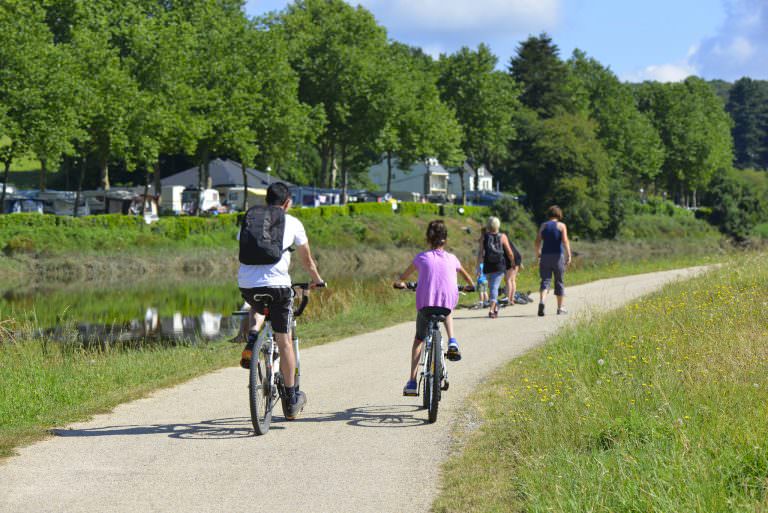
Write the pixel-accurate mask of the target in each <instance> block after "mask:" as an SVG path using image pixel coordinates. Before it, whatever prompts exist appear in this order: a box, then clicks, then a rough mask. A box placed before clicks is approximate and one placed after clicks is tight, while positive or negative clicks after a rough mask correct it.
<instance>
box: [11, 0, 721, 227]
mask: <svg viewBox="0 0 768 513" xmlns="http://www.w3.org/2000/svg"><path fill="white" fill-rule="evenodd" d="M734 90H735V88H734ZM734 112H735V110H734ZM730 130H731V120H730V117H729V116H728V114H727V113H726V111H725V109H724V105H723V102H722V100H721V99H720V98H718V96H717V95H716V93H715V91H714V89H713V88H712V87H710V86H709V85H708V84H707V83H706V82H704V81H702V80H700V79H697V78H689V79H688V80H686V81H685V82H683V83H679V84H658V83H646V84H642V85H629V84H624V83H622V82H620V81H619V80H618V78H617V77H616V76H615V75H614V74H613V73H612V72H611V70H610V69H609V68H607V67H605V66H603V65H602V64H600V63H599V62H597V61H596V60H594V59H592V58H589V57H588V56H587V55H586V54H584V53H583V52H580V51H576V52H574V54H573V56H572V57H571V58H570V59H568V60H563V59H561V58H560V56H559V53H558V49H557V46H555V45H554V44H553V43H552V41H551V39H550V38H549V37H548V36H546V35H545V34H542V35H540V36H538V37H531V38H529V39H528V40H526V41H524V42H523V43H521V44H520V45H519V47H518V49H517V54H516V55H515V56H514V57H513V58H512V59H511V61H510V62H509V65H508V66H507V69H506V70H503V71H502V70H499V69H498V62H497V58H496V57H495V56H494V55H493V53H492V52H491V50H490V49H489V48H488V47H487V46H485V45H480V46H479V47H478V48H477V49H474V50H473V49H469V48H463V49H461V50H460V51H458V52H456V53H454V54H452V55H444V56H441V57H440V58H439V59H433V58H432V57H430V56H428V55H426V54H424V53H423V52H422V51H421V50H420V49H418V48H412V47H408V46H406V45H403V44H401V43H398V42H395V41H390V40H388V38H387V34H386V31H385V29H384V28H383V27H381V26H380V25H378V24H377V23H376V21H375V19H374V17H373V16H372V15H371V13H370V12H368V11H367V10H365V9H363V8H362V7H357V8H355V7H352V6H350V5H349V4H347V3H346V2H344V1H343V0H296V1H295V2H294V3H292V4H290V5H289V6H288V7H287V8H286V9H285V10H283V11H281V12H278V13H274V14H272V15H270V16H267V17H265V18H262V19H256V20H249V19H248V18H247V17H246V16H245V15H244V14H243V10H242V2H241V1H240V0H196V1H194V2H192V1H178V2H177V1H173V2H171V1H166V0H120V1H118V0H94V1H91V2H80V1H77V0H6V1H4V2H2V3H0V138H2V141H4V142H5V144H3V146H2V151H1V152H0V161H2V163H3V164H4V166H5V171H6V174H7V171H8V169H9V167H10V165H11V163H12V162H13V161H14V159H17V158H18V157H19V156H21V155H25V154H32V155H34V156H36V157H37V158H39V159H40V161H41V163H42V168H43V169H42V172H41V186H43V187H44V186H45V178H44V177H45V170H46V169H47V168H49V167H53V166H56V165H59V163H60V162H62V159H64V161H65V162H66V163H67V167H68V169H70V171H71V170H72V169H74V170H76V176H77V179H76V180H75V181H76V183H77V186H78V188H82V185H83V183H86V184H93V183H94V182H96V181H98V184H99V185H100V186H101V187H104V188H108V187H109V185H110V169H111V166H112V168H114V166H118V167H119V168H124V169H126V170H128V171H130V172H134V173H138V174H139V176H141V179H138V180H136V181H137V182H141V181H147V182H148V181H149V180H151V177H154V179H155V180H157V179H158V178H159V177H160V175H161V172H162V170H161V166H160V164H159V162H160V159H161V156H163V155H179V154H180V155H187V156H188V157H189V158H190V159H191V160H192V161H194V162H196V163H198V164H199V165H200V166H201V169H202V170H203V172H202V175H203V176H201V179H204V175H205V166H206V163H207V162H208V161H209V160H210V159H211V158H212V157H214V156H227V157H231V158H234V159H237V160H239V161H241V162H242V163H243V165H244V167H245V166H246V165H249V166H255V167H260V168H266V167H268V166H269V167H270V168H271V169H273V170H274V172H275V173H276V174H277V175H278V176H281V177H283V178H285V179H288V180H291V181H294V182H296V183H303V184H316V185H326V186H341V187H342V188H343V189H344V190H346V188H347V187H348V186H350V185H353V184H354V185H361V184H362V185H364V184H365V182H366V179H367V173H366V171H367V169H368V168H369V166H370V165H371V164H372V163H373V162H378V161H379V160H381V158H382V156H383V158H386V160H387V162H389V163H390V165H392V163H393V162H394V159H395V157H397V158H398V159H399V161H400V162H401V164H404V165H405V166H408V165H409V164H410V163H414V162H419V161H423V160H425V159H428V158H431V157H436V158H438V159H439V160H440V161H441V163H443V164H444V165H446V166H448V167H449V168H451V169H455V171H456V172H457V173H459V174H462V175H463V173H464V170H465V166H464V164H465V163H466V164H468V168H469V169H471V170H477V169H478V168H479V167H480V166H485V167H487V168H488V169H489V170H490V171H491V172H492V173H493V174H494V175H495V177H496V179H497V180H499V181H500V183H501V184H502V187H503V188H504V189H505V190H509V191H513V192H518V193H520V194H523V195H525V197H526V198H527V201H528V204H529V205H530V207H531V208H532V209H533V211H534V212H541V211H542V210H543V207H544V206H545V205H547V204H548V203H551V202H555V201H556V202H558V203H560V204H562V205H563V206H565V207H566V208H567V209H568V212H569V218H570V220H571V223H572V225H573V226H574V228H575V229H576V230H577V231H579V232H581V233H582V234H585V235H613V234H615V233H616V231H617V230H618V227H619V226H620V224H621V221H622V212H623V210H622V205H623V204H624V203H625V202H626V201H627V198H628V197H629V196H630V195H637V194H643V193H645V192H640V191H646V192H649V193H650V192H657V193H659V194H661V193H662V192H667V193H668V194H669V195H670V196H671V197H673V198H675V199H677V200H678V201H679V202H681V203H688V204H696V202H697V201H698V195H697V193H699V191H702V190H703V189H704V188H706V187H707V185H708V183H709V182H710V180H711V179H712V177H713V176H714V175H715V174H716V173H717V171H718V170H720V169H726V168H728V167H730V166H731V162H732V158H733V156H732V149H731V147H732V139H731V134H730ZM70 174H71V173H70ZM67 176H69V174H68V175H67ZM5 181H7V180H4V182H5ZM461 181H462V184H463V183H464V177H463V176H461Z"/></svg>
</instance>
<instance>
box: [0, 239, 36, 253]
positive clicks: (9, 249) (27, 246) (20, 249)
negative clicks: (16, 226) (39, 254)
mask: <svg viewBox="0 0 768 513" xmlns="http://www.w3.org/2000/svg"><path fill="white" fill-rule="evenodd" d="M34 252H35V241H33V240H32V239H31V238H30V237H24V236H19V235H17V236H15V237H12V238H11V239H10V240H9V241H8V242H7V243H6V244H5V246H4V247H3V253H5V254H6V255H8V256H12V255H16V254H19V253H34Z"/></svg>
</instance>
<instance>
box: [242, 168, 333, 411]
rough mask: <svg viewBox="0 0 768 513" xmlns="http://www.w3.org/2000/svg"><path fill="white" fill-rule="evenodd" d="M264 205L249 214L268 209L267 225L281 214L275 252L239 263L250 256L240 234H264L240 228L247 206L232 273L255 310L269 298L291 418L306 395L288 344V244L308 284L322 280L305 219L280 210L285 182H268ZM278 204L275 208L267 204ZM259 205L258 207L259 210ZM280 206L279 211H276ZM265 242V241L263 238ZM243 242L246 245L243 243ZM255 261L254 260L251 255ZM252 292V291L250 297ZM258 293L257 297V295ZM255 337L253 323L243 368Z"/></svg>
mask: <svg viewBox="0 0 768 513" xmlns="http://www.w3.org/2000/svg"><path fill="white" fill-rule="evenodd" d="M266 202H267V207H255V208H254V209H252V210H253V211H254V216H258V215H261V218H258V219H259V220H260V221H262V222H263V219H264V212H267V215H272V216H273V219H269V218H268V219H267V223H266V224H264V225H263V226H265V227H266V226H267V224H270V223H271V224H270V228H274V227H275V226H279V227H282V219H279V218H280V217H282V216H283V215H284V231H283V236H282V245H281V246H280V241H277V244H278V246H279V251H278V253H279V255H278V256H277V257H276V258H279V259H278V260H277V262H275V263H268V264H255V265H253V264H249V263H244V262H243V260H246V261H248V262H252V261H254V260H253V259H249V258H247V255H245V257H244V253H247V251H248V250H247V245H245V244H244V243H243V241H244V239H248V238H249V237H250V238H252V235H251V234H252V233H254V232H256V236H257V237H258V236H261V235H263V234H262V233H260V232H261V231H262V230H255V231H254V230H251V231H250V232H249V233H245V230H246V229H247V223H248V221H249V220H251V218H252V217H253V216H252V215H251V210H249V212H248V213H247V214H246V219H245V220H244V222H243V228H242V229H241V232H240V234H239V236H238V238H239V239H240V241H241V244H240V270H239V272H238V275H237V282H238V286H239V287H240V292H241V293H242V296H243V299H245V301H246V302H248V304H249V305H251V308H252V310H253V311H254V312H261V311H263V309H264V301H263V299H264V296H269V297H270V298H271V301H270V304H269V322H270V324H271V325H272V331H273V332H274V334H275V342H276V343H277V347H278V350H279V353H280V371H281V372H282V375H283V379H284V380H285V381H284V384H285V391H286V394H287V406H288V411H286V412H285V416H286V417H287V418H288V419H289V420H293V419H295V418H296V417H297V416H298V415H299V413H301V411H302V410H303V409H304V405H305V404H306V402H307V396H306V394H305V393H304V392H302V391H297V390H296V386H295V372H296V355H295V354H294V351H293V344H292V343H291V333H290V325H291V314H292V310H291V308H292V305H293V290H292V289H291V277H290V275H289V274H288V269H289V267H290V264H291V252H290V251H289V248H290V247H291V246H293V245H295V246H296V251H297V252H298V254H299V258H300V260H301V263H302V266H303V267H304V269H305V270H306V271H307V272H308V273H309V275H310V277H311V279H312V285H311V286H312V288H314V287H315V286H316V285H320V284H322V283H323V280H322V278H320V274H319V273H318V271H317V265H316V264H315V261H314V259H313V258H312V253H311V252H310V249H309V240H308V239H307V234H306V232H305V230H304V225H303V224H302V223H301V221H299V220H298V219H296V218H295V217H293V216H291V215H288V214H285V212H287V211H288V209H290V208H291V205H292V200H291V193H290V191H289V190H288V187H287V186H286V185H285V184H284V183H279V182H278V183H273V184H272V185H270V186H269V188H268V189H267V198H266ZM270 207H278V208H270ZM259 209H261V210H259ZM279 209H282V212H280V211H279ZM274 212H277V213H278V214H279V216H275V214H274ZM267 242H269V241H267ZM244 248H246V249H244ZM256 261H259V260H258V259H256ZM254 296H255V297H254ZM259 296H261V298H260V297H259ZM257 339H258V326H256V325H254V326H252V327H251V329H250V331H249V333H248V337H247V343H246V345H245V348H244V349H243V354H242V359H241V360H240V366H241V367H243V368H246V369H247V368H249V367H250V363H251V359H252V357H253V347H254V344H255V343H256V341H257Z"/></svg>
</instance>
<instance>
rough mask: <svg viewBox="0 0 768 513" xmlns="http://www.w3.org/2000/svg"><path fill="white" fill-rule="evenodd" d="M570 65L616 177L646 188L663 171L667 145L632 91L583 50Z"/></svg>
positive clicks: (577, 53) (625, 182) (622, 182)
mask: <svg viewBox="0 0 768 513" xmlns="http://www.w3.org/2000/svg"><path fill="white" fill-rule="evenodd" d="M568 65H569V67H570V69H571V74H572V76H573V77H574V79H575V80H576V82H577V83H578V85H579V87H580V88H581V89H582V90H583V93H584V97H585V99H586V102H587V105H588V112H589V117H590V118H591V119H593V120H594V121H595V122H596V123H597V127H598V128H597V136H598V139H599V140H600V141H601V142H602V143H603V146H604V147H605V149H606V151H607V152H608V154H609V155H610V157H611V160H612V162H613V166H612V167H613V173H612V175H613V179H614V180H617V181H619V182H621V186H622V187H628V186H631V188H632V189H633V190H637V187H645V188H647V187H648V185H649V184H650V183H652V182H653V180H654V179H655V177H656V176H657V175H658V174H659V172H660V171H661V165H662V163H663V162H664V147H663V145H662V143H661V138H660V137H659V134H658V132H657V131H656V128H655V127H654V126H653V123H651V120H650V119H649V118H648V117H647V116H646V115H645V114H643V113H642V112H640V111H639V110H638V108H637V102H636V100H635V98H634V96H633V94H632V90H631V89H630V87H629V86H628V85H626V84H622V83H621V82H619V79H618V78H617V77H616V75H614V74H613V72H611V71H610V70H609V69H608V68H605V67H604V66H603V65H601V64H600V63H599V62H597V61H596V60H595V59H592V58H589V57H587V55H586V54H585V53H584V52H581V51H580V50H575V51H574V53H573V56H572V57H571V59H570V60H569V61H568Z"/></svg>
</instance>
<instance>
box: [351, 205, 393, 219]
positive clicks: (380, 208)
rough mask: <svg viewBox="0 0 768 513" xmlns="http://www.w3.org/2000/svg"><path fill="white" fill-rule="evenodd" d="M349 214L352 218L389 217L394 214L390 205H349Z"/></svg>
mask: <svg viewBox="0 0 768 513" xmlns="http://www.w3.org/2000/svg"><path fill="white" fill-rule="evenodd" d="M349 213H350V214H351V215H353V216H374V217H375V216H391V215H392V214H394V213H395V211H394V210H392V204H391V203H350V204H349Z"/></svg>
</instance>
